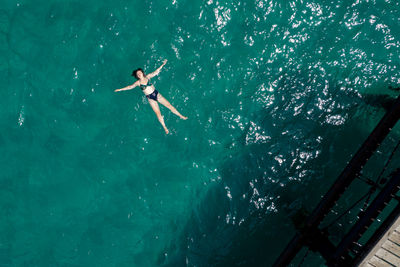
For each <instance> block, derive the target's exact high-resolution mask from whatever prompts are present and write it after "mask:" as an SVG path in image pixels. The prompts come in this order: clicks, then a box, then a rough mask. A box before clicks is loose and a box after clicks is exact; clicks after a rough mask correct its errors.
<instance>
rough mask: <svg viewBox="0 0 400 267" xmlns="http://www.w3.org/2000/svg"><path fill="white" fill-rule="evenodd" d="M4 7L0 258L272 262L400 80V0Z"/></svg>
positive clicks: (7, 261) (84, 262) (88, 262)
mask: <svg viewBox="0 0 400 267" xmlns="http://www.w3.org/2000/svg"><path fill="white" fill-rule="evenodd" d="M0 4H1V5H0V82H1V84H2V86H1V90H0V129H1V131H0V152H1V155H2V157H1V158H0V170H1V171H0V218H1V219H0V266H262V265H264V266H269V265H270V264H271V263H272V262H273V261H274V260H275V258H276V257H277V256H278V254H279V253H280V252H281V250H282V249H283V248H284V247H285V245H286V243H287V242H288V241H289V239H290V238H291V237H292V235H293V234H294V228H293V226H292V223H291V221H290V219H289V217H290V215H291V214H292V213H293V212H294V211H296V210H298V209H299V208H300V207H302V206H305V207H308V208H309V209H312V208H313V207H314V205H315V203H316V202H317V201H318V200H319V199H320V196H321V195H322V194H323V193H325V192H326V190H327V189H328V188H329V186H330V184H331V183H332V181H333V180H334V179H335V178H336V176H337V175H338V174H339V173H340V171H341V170H342V168H343V167H344V165H345V164H346V162H347V161H348V160H349V159H350V158H351V155H352V154H354V152H355V151H356V149H357V148H358V147H359V145H360V144H361V142H362V141H363V140H364V138H365V137H366V136H367V135H368V133H369V132H370V131H371V130H372V129H373V127H374V126H375V125H376V123H377V122H378V121H379V119H380V118H381V116H382V115H383V114H384V112H385V109H384V108H383V107H382V105H381V103H383V102H386V101H390V99H392V98H394V97H396V96H397V95H398V93H399V92H398V91H395V90H390V89H388V88H389V86H391V87H394V88H395V87H399V86H400V74H399V68H400V59H399V55H400V27H399V22H400V20H399V17H400V4H399V2H398V1H395V0H376V1H373V0H370V1H368V0H357V1H344V0H339V1H325V0H318V1H317V0H314V1H280V0H279V1H278V0H271V1H215V0H208V1H198V0H191V1H183V0H171V1H147V0H146V1H137V0H135V1H118V0H117V1H92V0H87V1H79V2H78V1H61V0H60V1H54V0H51V1H39V0H34V1H27V0H22V1H14V0H0ZM163 59H168V63H167V65H166V66H165V68H164V69H163V70H162V72H161V73H160V75H159V76H157V77H156V78H154V79H153V80H152V81H153V82H154V83H155V87H156V89H157V90H158V91H159V92H160V93H161V94H163V95H164V96H165V97H166V98H167V99H168V100H169V101H170V102H171V103H172V104H173V105H174V106H175V107H176V108H177V109H178V110H179V111H181V113H182V114H184V115H186V116H188V117H189V119H188V120H187V121H182V120H180V119H179V118H178V117H176V116H175V115H173V114H172V113H170V112H169V111H168V110H167V109H166V108H165V107H161V112H162V114H163V115H164V118H165V122H166V124H167V126H168V128H169V129H170V132H171V134H170V135H165V134H164V132H163V130H162V128H161V126H160V124H159V123H158V121H157V118H156V116H155V115H154V113H153V112H152V110H151V108H150V106H149V105H148V103H147V100H146V98H145V97H144V95H143V94H142V92H141V91H140V89H138V88H136V89H134V90H131V91H126V92H118V93H115V92H114V89H117V88H121V87H124V86H126V85H129V84H131V83H133V82H134V79H133V78H132V77H131V76H130V74H131V72H132V70H133V69H135V68H138V67H142V68H144V70H145V71H146V72H151V71H153V70H155V69H156V68H157V67H158V66H159V65H160V64H161V63H162V60H163ZM399 136H400V131H399V129H398V128H395V129H394V131H393V132H392V134H391V137H390V138H389V139H388V141H387V142H386V143H385V144H384V145H383V146H382V148H381V151H380V155H381V156H382V159H384V158H385V157H386V156H387V155H388V154H389V153H390V148H392V147H393V144H394V143H395V142H397V140H398V138H399ZM382 159H381V160H380V159H377V160H376V166H381V165H382V164H381V162H382ZM395 160H397V162H398V161H399V156H398V155H397V156H396V157H395ZM376 169H377V168H376ZM374 170H375V169H374V168H371V172H374ZM307 264H308V265H309V266H316V264H317V265H319V264H322V261H321V260H319V259H318V257H317V256H315V257H314V258H313V259H310V260H309V263H307V262H306V263H305V265H307Z"/></svg>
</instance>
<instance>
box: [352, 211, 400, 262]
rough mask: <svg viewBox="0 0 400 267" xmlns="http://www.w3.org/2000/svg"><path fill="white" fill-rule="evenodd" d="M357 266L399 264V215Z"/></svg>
mask: <svg viewBox="0 0 400 267" xmlns="http://www.w3.org/2000/svg"><path fill="white" fill-rule="evenodd" d="M358 266H359V267H393V266H395V267H398V266H400V216H399V217H398V218H397V220H396V221H395V222H394V223H393V225H392V226H391V227H390V229H389V230H388V231H387V232H386V233H385V234H384V235H383V237H382V238H381V240H379V241H378V242H377V243H376V245H375V246H374V247H373V248H372V250H371V251H370V252H369V253H368V255H367V256H366V257H365V258H364V260H363V261H362V262H361V264H360V265H358Z"/></svg>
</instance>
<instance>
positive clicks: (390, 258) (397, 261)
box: [375, 248, 400, 266]
mask: <svg viewBox="0 0 400 267" xmlns="http://www.w3.org/2000/svg"><path fill="white" fill-rule="evenodd" d="M375 256H377V257H379V258H381V259H383V260H385V261H387V262H389V263H390V264H393V266H400V258H399V257H397V256H395V255H393V254H392V253H390V252H389V251H387V250H386V249H383V248H381V249H378V251H377V252H376V254H375Z"/></svg>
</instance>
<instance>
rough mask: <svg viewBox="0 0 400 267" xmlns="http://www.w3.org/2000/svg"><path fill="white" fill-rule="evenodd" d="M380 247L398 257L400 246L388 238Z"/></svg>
mask: <svg viewBox="0 0 400 267" xmlns="http://www.w3.org/2000/svg"><path fill="white" fill-rule="evenodd" d="M382 247H383V248H384V249H386V250H388V251H390V252H392V253H393V254H394V255H396V256H397V257H399V258H400V246H399V245H397V244H396V243H393V242H392V241H390V240H386V242H385V243H383V245H382Z"/></svg>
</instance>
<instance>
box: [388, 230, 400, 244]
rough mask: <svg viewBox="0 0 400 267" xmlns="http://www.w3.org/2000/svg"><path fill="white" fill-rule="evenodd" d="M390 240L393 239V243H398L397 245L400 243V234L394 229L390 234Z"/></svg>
mask: <svg viewBox="0 0 400 267" xmlns="http://www.w3.org/2000/svg"><path fill="white" fill-rule="evenodd" d="M389 240H390V241H392V242H393V243H396V244H397V245H400V234H399V233H398V232H396V231H394V232H393V233H392V234H391V235H390V236H389Z"/></svg>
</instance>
